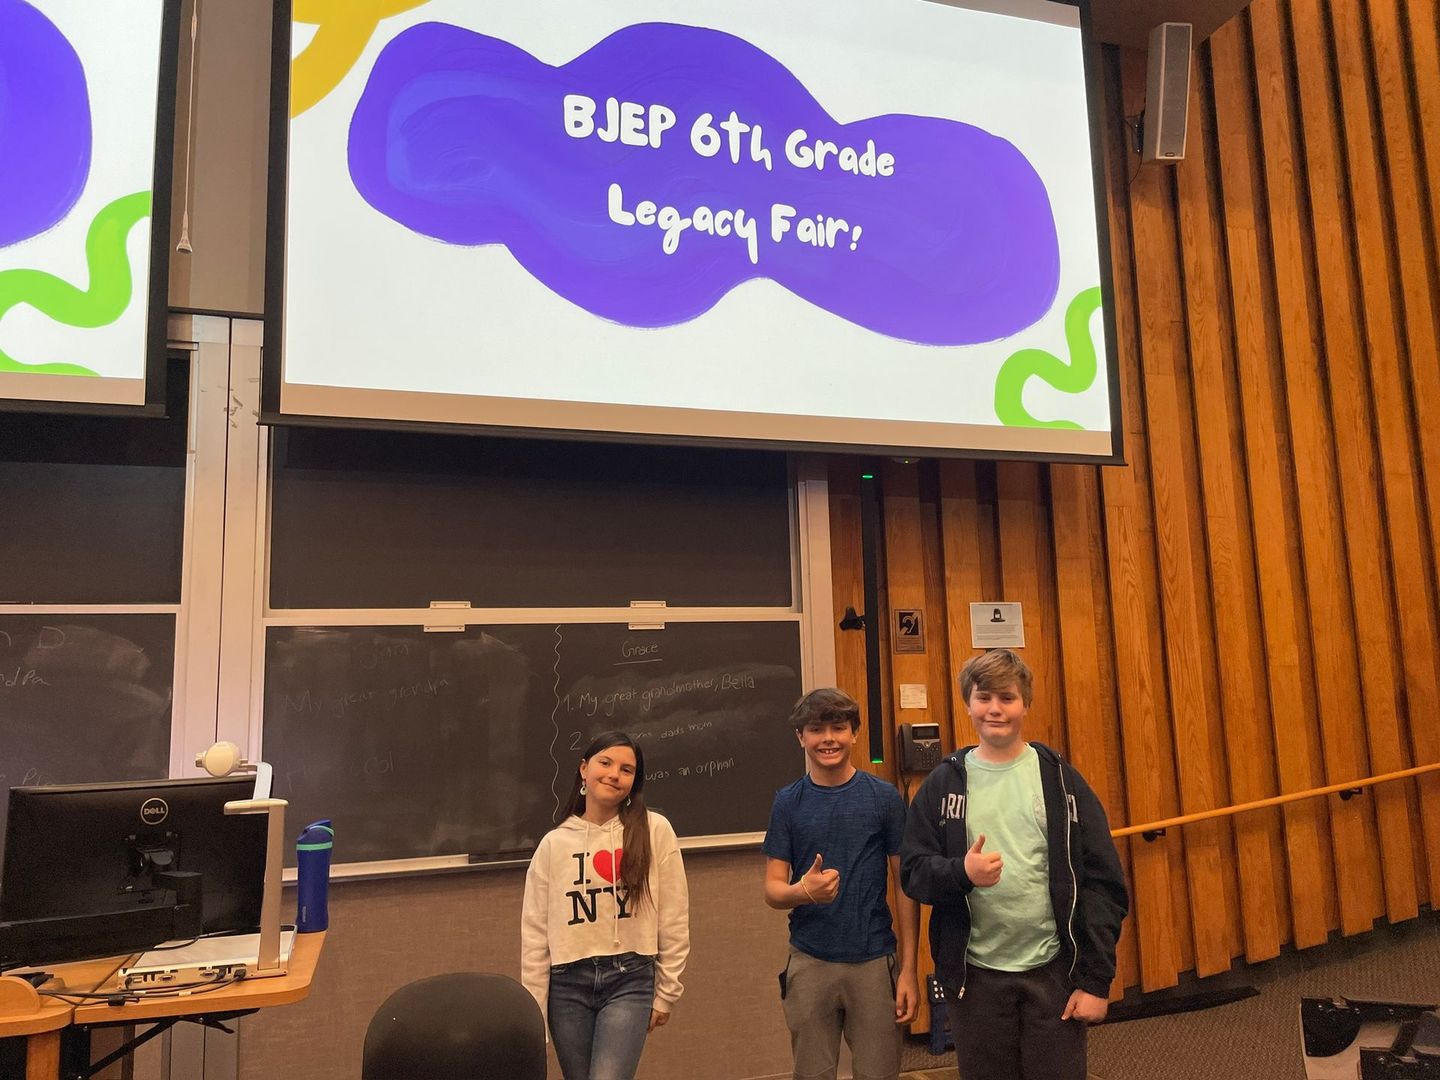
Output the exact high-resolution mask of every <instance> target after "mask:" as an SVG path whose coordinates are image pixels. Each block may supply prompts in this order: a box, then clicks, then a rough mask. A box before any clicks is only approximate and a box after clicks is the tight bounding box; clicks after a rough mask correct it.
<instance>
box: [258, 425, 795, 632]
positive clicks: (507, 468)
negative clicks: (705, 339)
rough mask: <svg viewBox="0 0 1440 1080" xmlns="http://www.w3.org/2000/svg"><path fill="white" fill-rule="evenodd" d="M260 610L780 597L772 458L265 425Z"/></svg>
mask: <svg viewBox="0 0 1440 1080" xmlns="http://www.w3.org/2000/svg"><path fill="white" fill-rule="evenodd" d="M275 439H276V442H275V453H274V463H275V464H274V471H273V475H272V484H271V512H270V516H271V536H270V605H271V607H274V608H279V609H286V608H312V609H313V608H399V607H422V608H423V607H426V606H427V605H428V604H429V603H430V601H432V600H467V601H469V602H470V604H471V605H472V606H473V607H488V608H543V607H566V608H574V607H624V606H625V605H626V604H628V603H629V602H630V601H631V600H664V601H666V602H667V603H668V604H669V605H670V606H671V607H781V608H785V607H789V606H790V605H791V604H792V603H793V597H792V572H791V547H792V545H791V538H790V485H789V472H788V465H787V462H786V458H785V455H784V454H780V453H774V452H763V453H762V452H757V451H742V450H724V451H720V450H714V449H696V448H692V447H675V446H624V445H607V444H590V445H582V444H580V443H575V442H555V441H542V440H534V439H500V438H489V437H482V436H476V435H438V434H433V433H421V432H397V431H384V432H381V431H349V430H322V429H311V428H294V429H281V430H277V431H276V432H275Z"/></svg>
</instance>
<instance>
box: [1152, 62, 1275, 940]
mask: <svg viewBox="0 0 1440 1080" xmlns="http://www.w3.org/2000/svg"><path fill="white" fill-rule="evenodd" d="M1209 102H1210V85H1209V65H1208V64H1206V63H1204V62H1203V58H1202V62H1200V63H1199V64H1197V66H1196V71H1195V72H1194V92H1193V93H1192V95H1191V103H1190V118H1191V125H1192V126H1191V130H1192V131H1193V132H1194V136H1195V139H1196V142H1197V144H1198V148H1199V149H1202V150H1204V151H1206V152H1204V153H1194V154H1191V155H1189V156H1188V157H1187V158H1186V159H1185V161H1184V162H1182V163H1181V164H1180V165H1179V166H1178V167H1177V169H1176V196H1177V202H1178V211H1179V219H1180V251H1181V259H1182V261H1183V270H1182V272H1183V275H1184V278H1185V281H1186V282H1187V283H1188V285H1189V287H1188V288H1187V289H1186V301H1187V302H1186V308H1185V326H1186V328H1187V331H1188V339H1187V343H1188V347H1189V356H1190V377H1191V382H1192V386H1191V392H1192V406H1191V408H1192V411H1193V413H1194V428H1195V435H1196V456H1197V460H1198V463H1199V466H1200V474H1201V489H1200V494H1201V496H1202V498H1203V502H1204V529H1205V536H1204V541H1205V553H1204V554H1205V557H1206V560H1207V566H1208V570H1209V586H1210V596H1209V600H1210V604H1211V606H1212V607H1213V612H1214V617H1213V620H1211V619H1207V620H1206V623H1207V624H1208V626H1207V628H1208V629H1209V630H1210V632H1211V634H1210V637H1209V639H1208V640H1207V642H1206V644H1207V648H1206V652H1205V674H1206V676H1207V678H1208V679H1212V680H1214V679H1215V673H1216V672H1217V671H1218V670H1219V669H1220V666H1221V663H1222V661H1223V667H1224V670H1225V672H1226V675H1225V677H1224V678H1223V679H1218V680H1215V681H1217V682H1218V686H1217V687H1214V688H1211V687H1209V686H1207V692H1209V693H1210V694H1211V695H1212V697H1211V701H1210V704H1209V706H1208V708H1210V709H1218V712H1217V711H1210V712H1207V716H1208V717H1209V718H1211V719H1212V720H1215V719H1220V718H1223V723H1220V724H1218V726H1219V727H1220V728H1221V729H1222V731H1223V741H1222V749H1221V751H1220V753H1218V754H1216V755H1214V756H1213V757H1212V762H1211V765H1212V769H1217V770H1219V771H1220V772H1221V774H1222V776H1225V774H1226V770H1225V768H1224V766H1225V764H1226V762H1228V763H1229V770H1228V778H1227V779H1228V783H1227V782H1225V781H1220V782H1217V793H1219V794H1221V795H1224V794H1226V793H1227V792H1228V795H1229V797H1230V799H1231V800H1233V801H1234V802H1248V801H1250V800H1253V799H1261V798H1265V797H1266V796H1268V795H1272V794H1274V792H1275V779H1274V777H1275V771H1274V754H1273V753H1272V752H1271V748H1270V742H1269V724H1268V722H1267V720H1266V713H1267V712H1268V709H1257V708H1256V707H1255V706H1256V705H1257V704H1259V703H1266V704H1268V694H1267V690H1266V686H1265V679H1264V674H1263V671H1262V664H1261V656H1262V655H1263V651H1264V641H1263V637H1262V631H1261V626H1260V618H1259V600H1258V597H1257V595H1256V584H1255V572H1254V545H1253V541H1252V539H1251V521H1250V515H1249V510H1248V507H1247V506H1246V505H1245V500H1244V487H1245V475H1244V469H1243V462H1244V454H1243V443H1244V433H1243V431H1242V429H1241V424H1240V415H1241V414H1240V407H1239V395H1238V393H1237V389H1236V379H1235V364H1234V351H1233V347H1232V343H1233V341H1234V330H1233V317H1232V314H1231V311H1230V305H1229V303H1228V298H1229V292H1228V290H1227V289H1224V288H1221V287H1220V284H1219V279H1220V277H1221V275H1222V274H1223V273H1224V269H1223V267H1224V246H1223V244H1222V242H1221V238H1222V236H1223V223H1222V220H1221V219H1222V213H1221V210H1220V206H1219V199H1218V194H1219V184H1218V182H1217V180H1218V175H1217V172H1218V166H1217V165H1216V163H1214V162H1213V161H1212V160H1211V154H1210V153H1209V151H1212V150H1213V148H1214V140H1213V121H1212V115H1211V110H1210V108H1209ZM1201 602H1202V603H1203V601H1201ZM1197 629H1198V628H1197ZM1212 726H1214V725H1212ZM1222 784H1223V786H1221V785H1222ZM1233 830H1234V832H1233V843H1234V845H1235V848H1236V849H1237V850H1236V860H1237V869H1238V871H1239V872H1238V875H1235V876H1232V875H1226V880H1227V882H1231V881H1233V882H1234V884H1235V886H1236V887H1237V888H1238V890H1239V893H1240V903H1239V904H1235V905H1232V907H1231V914H1232V924H1231V926H1232V933H1233V934H1234V938H1233V939H1232V942H1231V944H1230V948H1231V951H1232V952H1238V951H1241V949H1243V952H1244V955H1245V958H1246V960H1248V961H1252V962H1253V961H1256V960H1264V959H1268V958H1270V957H1272V956H1275V955H1277V954H1278V953H1279V951H1280V942H1281V934H1280V928H1279V925H1278V915H1279V912H1280V911H1281V909H1282V903H1281V901H1280V898H1279V897H1278V896H1277V886H1278V887H1282V888H1283V878H1282V876H1281V875H1280V865H1281V861H1282V859H1283V851H1282V848H1281V835H1280V830H1279V815H1278V813H1276V812H1274V811H1270V812H1266V813H1264V814H1260V813H1256V814H1246V815H1244V816H1243V817H1241V818H1238V819H1236V820H1235V821H1234V822H1233ZM1227 838H1228V837H1227ZM1237 878H1238V880H1236V879H1237ZM1237 945H1238V946H1239V947H1238V948H1237Z"/></svg>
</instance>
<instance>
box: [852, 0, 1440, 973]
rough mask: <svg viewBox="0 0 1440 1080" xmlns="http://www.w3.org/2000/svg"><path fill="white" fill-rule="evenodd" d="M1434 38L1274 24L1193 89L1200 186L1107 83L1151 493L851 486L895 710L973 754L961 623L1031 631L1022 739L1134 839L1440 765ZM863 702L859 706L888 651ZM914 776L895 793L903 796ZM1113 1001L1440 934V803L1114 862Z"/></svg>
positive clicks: (1139, 73) (1328, 14)
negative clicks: (871, 567)
mask: <svg viewBox="0 0 1440 1080" xmlns="http://www.w3.org/2000/svg"><path fill="white" fill-rule="evenodd" d="M1437 35H1440V17H1437V13H1436V9H1435V5H1433V4H1430V3H1428V2H1427V3H1408V2H1406V0H1256V2H1255V3H1253V4H1252V5H1251V7H1250V8H1249V9H1247V11H1246V12H1245V13H1243V14H1242V15H1241V16H1240V17H1238V18H1237V19H1235V20H1234V21H1233V22H1231V23H1230V24H1229V25H1227V26H1225V27H1223V28H1222V29H1221V30H1220V31H1219V32H1218V33H1217V34H1215V35H1214V37H1212V38H1211V39H1210V40H1209V41H1207V42H1206V43H1205V44H1204V45H1203V46H1202V47H1201V49H1200V50H1199V51H1198V54H1197V56H1196V66H1195V69H1194V72H1193V79H1192V86H1191V102H1190V129H1189V140H1188V145H1187V154H1186V159H1185V160H1184V161H1183V162H1181V163H1179V164H1178V165H1171V166H1166V165H1146V166H1141V164H1140V162H1139V160H1138V158H1137V157H1136V156H1135V154H1134V153H1133V152H1132V151H1131V150H1130V149H1129V142H1130V139H1129V128H1128V121H1127V120H1126V119H1125V118H1126V117H1132V118H1133V117H1134V116H1135V114H1137V113H1138V112H1140V111H1141V109H1142V108H1143V107H1144V94H1145V61H1144V57H1143V56H1140V55H1138V54H1132V53H1121V52H1118V51H1115V50H1109V51H1108V52H1107V54H1106V56H1105V82H1106V104H1105V123H1104V132H1105V140H1104V142H1105V145H1104V161H1103V170H1104V174H1105V177H1106V186H1107V192H1108V205H1109V210H1110V222H1109V228H1110V239H1111V246H1112V259H1113V272H1114V290H1113V300H1114V305H1115V321H1116V328H1117V338H1118V345H1119V363H1118V366H1119V369H1120V374H1121V396H1122V399H1123V409H1124V416H1123V424H1124V427H1125V437H1126V447H1125V454H1126V459H1127V464H1126V465H1125V466H1123V467H1111V468H1094V467H1086V466H1077V465H1064V466H1060V465H1057V466H1037V465H1033V464H1018V463H1000V464H996V463H989V462H971V461H944V462H935V461H922V462H918V463H912V464H900V463H896V462H890V461H886V462H883V463H882V462H878V461H868V460H864V459H856V458H850V459H835V460H834V461H833V462H832V486H831V490H832V494H833V496H834V504H833V507H834V508H833V510H832V515H831V525H832V533H833V536H832V545H833V547H834V550H835V552H836V554H835V569H836V574H835V602H836V606H837V607H836V609H837V611H842V610H844V608H845V606H847V605H854V606H855V607H856V609H857V610H861V609H862V608H863V603H862V600H861V593H860V587H861V578H860V546H859V514H858V492H859V484H860V481H859V479H858V477H859V475H860V473H861V472H862V471H869V472H872V473H874V474H875V475H876V476H877V477H878V478H879V479H878V481H877V482H878V483H879V484H880V490H881V492H882V506H883V513H884V520H885V529H884V532H885V536H884V549H885V550H884V552H883V554H882V563H881V565H882V568H883V576H884V577H885V582H886V583H885V587H884V588H883V589H882V593H884V594H885V595H884V596H883V597H882V600H883V602H884V603H886V604H887V605H889V606H888V607H887V608H886V611H884V612H880V613H871V614H874V615H876V616H877V617H878V618H880V619H882V620H883V619H884V618H886V617H887V616H888V612H889V610H890V609H891V608H893V607H895V606H900V607H914V606H919V607H922V608H924V609H925V612H926V615H927V618H928V629H927V635H928V639H929V640H928V645H929V651H928V653H927V655H926V657H923V658H922V657H898V656H895V655H893V654H892V653H891V652H890V644H889V640H888V634H887V635H886V641H885V672H884V677H885V679H886V682H887V695H886V696H887V700H888V701H889V702H890V705H891V709H890V714H889V715H887V716H886V717H883V718H877V719H878V722H880V723H883V724H885V725H886V726H887V728H888V727H889V726H891V725H893V724H895V723H898V722H900V721H902V720H911V719H916V718H917V717H915V716H913V715H911V714H909V713H906V714H901V713H900V711H899V709H898V692H899V691H898V686H899V684H900V683H902V682H915V681H920V680H924V681H926V683H927V685H928V688H929V694H930V708H929V710H928V713H929V716H930V717H931V718H934V719H938V720H940V721H942V724H944V725H945V726H946V727H947V728H948V736H949V738H950V739H951V740H953V741H954V743H955V744H959V743H963V742H965V741H968V740H969V737H970V735H971V731H970V728H969V722H968V719H967V717H966V716H965V713H964V708H963V703H961V702H960V701H959V700H958V692H957V691H956V690H955V688H954V686H953V680H954V673H955V672H956V671H957V670H958V668H959V666H960V665H961V664H963V663H964V662H965V660H966V659H968V657H969V656H971V655H972V653H973V650H972V649H971V648H970V627H969V604H970V603H971V602H972V601H999V600H1008V601H1020V602H1022V603H1023V604H1024V605H1025V624H1026V625H1025V629H1026V638H1027V643H1026V649H1025V655H1026V659H1027V661H1028V662H1029V663H1030V665H1031V666H1032V668H1034V669H1035V672H1036V676H1037V693H1036V698H1035V701H1034V703H1033V705H1032V707H1031V713H1030V734H1031V735H1032V736H1033V737H1034V738H1037V739H1041V740H1044V741H1046V742H1048V743H1050V744H1051V745H1053V746H1055V747H1057V748H1058V749H1061V750H1062V751H1063V752H1065V753H1066V754H1068V755H1069V756H1070V758H1071V759H1072V760H1074V761H1075V762H1076V763H1077V765H1079V767H1080V768H1081V770H1082V771H1083V772H1084V773H1085V774H1086V775H1087V776H1088V777H1089V778H1090V779H1091V781H1092V783H1093V784H1094V786H1095V788H1096V790H1097V791H1098V792H1099V793H1100V796H1101V798H1102V800H1103V801H1104V802H1105V804H1106V806H1107V808H1108V810H1109V813H1110V816H1111V822H1112V824H1113V825H1117V826H1118V825H1123V824H1131V823H1139V822H1141V821H1146V820H1153V819H1156V818H1160V817H1165V816H1169V815H1172V814H1177V813H1182V812H1191V811H1196V810H1203V809H1208V808H1210V807H1216V806H1224V805H1228V804H1231V803H1236V802H1244V801H1247V800H1251V799H1258V798H1263V797H1265V796H1268V795H1274V794H1277V793H1281V792H1289V791H1298V790H1302V789H1304V788H1309V787H1315V786H1319V785H1322V784H1325V783H1331V782H1335V781H1339V780H1344V779H1349V778H1357V777H1360V776H1364V775H1368V774H1371V773H1376V772H1384V771H1387V770H1391V769H1399V768H1404V767H1406V766H1409V765H1413V764H1421V763H1426V762H1433V761H1440V604H1437V592H1440V589H1437V577H1436V575H1437V557H1436V538H1437V536H1440V303H1437V296H1440V291H1437V290H1440V266H1437V243H1440V44H1437ZM859 636H860V635H857V634H847V633H840V635H839V637H838V639H837V640H838V641H839V642H840V646H841V648H840V653H841V656H840V664H839V669H840V678H841V681H842V683H843V684H844V685H846V686H847V687H849V688H850V689H852V690H853V691H854V692H856V693H857V694H863V693H864V689H865V687H864V660H863V642H860V641H859V640H858V639H859ZM887 757H889V758H890V759H891V760H887V762H886V763H883V764H879V765H872V764H871V763H870V762H869V761H868V760H867V761H865V762H864V763H863V764H864V766H865V767H867V768H873V769H874V770H875V771H876V772H877V773H879V774H880V775H884V776H888V777H890V778H892V779H897V780H900V781H904V780H907V779H908V780H910V781H911V782H912V784H913V781H914V780H916V779H918V778H916V777H909V778H906V777H896V776H895V774H894V766H893V753H891V754H889V755H887ZM1121 854H1122V858H1123V859H1124V860H1125V863H1126V867H1127V871H1128V873H1129V874H1130V878H1131V883H1132V891H1133V896H1134V900H1133V907H1134V918H1133V919H1132V920H1130V921H1129V922H1128V923H1127V926H1126V932H1125V935H1124V937H1123V938H1122V942H1121V948H1120V965H1119V974H1118V975H1117V979H1116V987H1115V989H1116V991H1117V992H1118V991H1120V990H1122V989H1124V988H1125V987H1128V986H1132V985H1139V986H1140V987H1142V988H1144V989H1146V990H1153V989H1159V988H1162V987H1165V986H1169V985H1173V984H1175V983H1176V982H1177V981H1178V979H1179V977H1180V975H1181V974H1182V973H1184V972H1187V971H1194V972H1196V973H1197V974H1199V975H1201V976H1204V975H1208V974H1212V973H1215V972H1219V971H1223V970H1226V969H1227V968H1229V967H1230V966H1231V964H1232V963H1233V961H1234V959H1235V958H1237V957H1240V958H1244V959H1246V960H1249V961H1258V960H1263V959H1268V958H1270V957H1273V956H1275V955H1276V954H1277V953H1278V952H1279V951H1280V950H1281V948H1282V947H1285V946H1287V945H1291V946H1294V947H1298V948H1305V947H1308V946H1311V945H1315V944H1317V943H1319V942H1322V941H1324V940H1325V939H1326V938H1327V936H1328V935H1329V934H1330V933H1332V932H1334V931H1337V930H1338V931H1340V932H1342V933H1344V934H1355V933H1360V932H1363V931H1365V930H1367V929H1369V928H1370V927H1372V926H1373V925H1374V923H1375V921H1376V920H1377V919H1380V918H1385V919H1389V920H1391V921H1401V920H1404V919H1409V918H1412V917H1414V916H1415V915H1416V913H1417V912H1418V910H1419V909H1420V907H1421V906H1422V905H1431V904H1434V903H1435V902H1437V901H1440V778H1436V777H1430V778H1426V779H1424V780H1422V781H1419V782H1416V783H1411V782H1408V781H1407V782H1402V783H1395V784H1389V785H1385V786H1383V787H1381V788H1377V789H1372V790H1371V791H1369V792H1367V793H1366V794H1365V795H1364V796H1361V797H1358V798H1355V799H1351V800H1349V801H1346V800H1342V799H1340V798H1339V797H1338V796H1329V797H1326V798H1323V799H1316V800H1313V801H1307V802H1304V803H1298V804H1293V805H1291V806H1288V807H1286V808H1284V809H1283V810H1270V811H1265V812H1260V813H1254V814H1249V815H1245V816H1243V817H1240V818H1238V819H1231V820H1229V821H1226V822H1222V823H1210V824H1205V825H1197V826H1190V827H1188V828H1185V829H1183V830H1171V831H1170V833H1169V834H1168V835H1166V836H1164V837H1161V838H1160V839H1158V840H1156V841H1154V842H1143V841H1140V840H1138V839H1137V840H1133V841H1130V842H1127V843H1126V844H1124V845H1122V852H1121Z"/></svg>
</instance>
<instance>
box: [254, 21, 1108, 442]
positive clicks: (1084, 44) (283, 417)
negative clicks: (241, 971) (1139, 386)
mask: <svg viewBox="0 0 1440 1080" xmlns="http://www.w3.org/2000/svg"><path fill="white" fill-rule="evenodd" d="M916 2H920V0H916ZM1051 2H1054V3H1058V4H1062V5H1065V6H1068V7H1075V8H1078V9H1079V13H1080V48H1081V56H1082V64H1083V70H1084V79H1085V94H1086V116H1087V117H1088V122H1089V136H1090V161H1091V180H1092V185H1093V192H1094V202H1095V226H1096V227H1095V235H1096V253H1097V256H1098V261H1099V272H1100V295H1101V323H1102V332H1103V334H1104V339H1105V371H1106V376H1107V380H1108V382H1107V388H1106V389H1107V392H1108V395H1109V410H1110V452H1109V453H1108V454H1088V453H1064V452H1053V451H1044V450H1008V449H996V448H990V447H937V446H926V445H915V444H904V443H901V444H878V443H855V442H829V441H802V440H789V439H763V438H741V437H735V436H715V435H701V434H660V433H655V432H648V431H614V430H595V429H585V428H560V427H555V428H551V427H523V426H510V425H503V424H484V423H451V422H442V421H433V420H416V419H397V418H391V417H356V416H331V415H325V414H314V413H298V412H285V411H284V410H283V409H282V407H281V392H282V388H283V385H284V370H285V362H284V340H285V274H286V239H287V233H288V229H287V220H288V211H289V206H288V198H287V196H288V188H289V151H290V146H289V143H290V140H289V132H290V127H289V125H290V107H289V106H290V65H291V55H290V53H291V28H292V25H293V19H292V11H293V0H275V4H274V21H273V24H272V31H271V39H270V41H271V81H270V140H269V150H270V157H269V161H270V168H269V179H268V204H269V214H268V217H267V221H266V244H265V316H264V319H265V331H264V333H265V347H264V348H263V349H262V350H261V359H260V413H259V417H258V419H259V422H260V423H261V424H262V425H267V426H297V427H317V426H318V427H344V428H359V429H372V430H392V429H402V430H408V431H424V432H435V433H449V434H457V433H458V434H466V433H469V434H475V435H488V436H501V437H512V438H520V439H527V438H532V439H533V438H538V439H558V440H574V441H584V442H625V443H640V444H646V443H649V444H664V443H670V444H679V445H689V446H711V447H735V448H738V449H746V450H785V451H790V452H795V453H847V454H878V455H886V456H904V457H912V458H969V459H976V460H998V461H1031V462H1040V463H1047V462H1048V463H1056V464H1083V465H1124V464H1126V461H1125V456H1124V427H1125V425H1124V419H1123V416H1122V413H1121V404H1122V395H1121V391H1120V361H1119V354H1118V351H1117V343H1118V333H1117V330H1116V320H1115V282H1114V269H1113V263H1112V260H1111V247H1110V224H1111V222H1110V214H1109V199H1108V193H1107V189H1106V169H1105V145H1104V124H1103V123H1102V119H1103V116H1104V110H1105V108H1106V105H1107V98H1106V93H1105V80H1104V65H1103V61H1102V57H1101V52H1100V42H1099V40H1098V39H1097V38H1096V36H1095V28H1094V20H1093V17H1092V13H1091V0H1051ZM961 6H963V5H961ZM984 6H985V7H986V8H987V9H988V8H991V7H993V6H997V5H984ZM354 392H358V393H369V392H371V391H354ZM461 396H463V395H461ZM491 400H493V399H491ZM1027 430H1043V429H1027Z"/></svg>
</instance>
